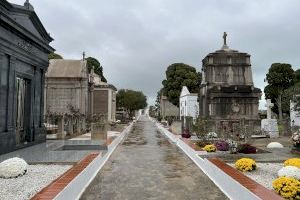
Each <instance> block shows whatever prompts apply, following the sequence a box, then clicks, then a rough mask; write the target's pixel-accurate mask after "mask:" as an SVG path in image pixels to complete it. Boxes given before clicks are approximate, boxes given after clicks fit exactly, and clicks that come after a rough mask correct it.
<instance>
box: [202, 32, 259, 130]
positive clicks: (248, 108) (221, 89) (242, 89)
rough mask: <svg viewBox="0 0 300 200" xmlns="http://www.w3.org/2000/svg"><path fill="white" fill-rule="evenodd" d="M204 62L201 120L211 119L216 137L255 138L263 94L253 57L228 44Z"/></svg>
mask: <svg viewBox="0 0 300 200" xmlns="http://www.w3.org/2000/svg"><path fill="white" fill-rule="evenodd" d="M226 37H227V34H226V33H224V36H223V39H224V45H223V47H222V48H221V49H220V50H217V51H215V52H213V53H210V54H208V55H207V56H206V57H205V58H204V59H203V61H202V62H203V65H202V74H203V77H202V83H201V86H200V93H199V116H200V117H202V118H205V119H209V120H210V121H211V122H212V123H211V124H212V128H213V129H214V131H216V132H217V133H219V132H222V133H227V134H232V135H237V134H241V133H245V134H247V133H248V134H253V132H254V131H255V130H260V119H259V115H258V107H259V100H260V98H261V90H260V89H259V88H255V87H254V84H253V78H252V69H251V62H250V55H249V54H247V53H242V52H239V51H236V50H232V49H230V48H229V47H228V46H227V44H226Z"/></svg>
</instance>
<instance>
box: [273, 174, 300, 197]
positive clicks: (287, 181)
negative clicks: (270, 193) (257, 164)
mask: <svg viewBox="0 0 300 200" xmlns="http://www.w3.org/2000/svg"><path fill="white" fill-rule="evenodd" d="M272 186H273V188H274V190H275V191H276V192H277V193H278V194H279V195H280V196H282V197H283V198H285V199H300V181H298V180H297V179H294V178H290V177H284V176H283V177H279V178H277V179H275V180H274V181H273V182H272Z"/></svg>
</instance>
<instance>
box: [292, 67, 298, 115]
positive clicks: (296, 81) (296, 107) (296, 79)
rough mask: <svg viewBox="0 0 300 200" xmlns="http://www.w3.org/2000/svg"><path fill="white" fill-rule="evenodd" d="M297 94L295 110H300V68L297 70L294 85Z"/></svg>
mask: <svg viewBox="0 0 300 200" xmlns="http://www.w3.org/2000/svg"><path fill="white" fill-rule="evenodd" d="M293 94H294V95H295V99H294V100H295V102H296V105H295V110H297V111H299V112H300V69H297V70H296V71H295V86H294V93H293Z"/></svg>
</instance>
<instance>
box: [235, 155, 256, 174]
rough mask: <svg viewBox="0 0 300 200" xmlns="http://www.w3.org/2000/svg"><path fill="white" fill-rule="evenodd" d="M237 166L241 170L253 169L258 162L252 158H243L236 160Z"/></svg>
mask: <svg viewBox="0 0 300 200" xmlns="http://www.w3.org/2000/svg"><path fill="white" fill-rule="evenodd" d="M235 167H236V168H237V169H238V170H240V171H252V170H255V169H256V163H255V161H254V160H253V159H251V158H241V159H239V160H237V161H236V162H235Z"/></svg>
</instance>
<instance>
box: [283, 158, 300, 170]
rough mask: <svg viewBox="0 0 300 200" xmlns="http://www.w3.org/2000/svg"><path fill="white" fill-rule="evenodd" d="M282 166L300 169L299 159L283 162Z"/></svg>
mask: <svg viewBox="0 0 300 200" xmlns="http://www.w3.org/2000/svg"><path fill="white" fill-rule="evenodd" d="M284 166H295V167H299V168H300V158H290V159H288V160H286V161H285V162H284Z"/></svg>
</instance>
